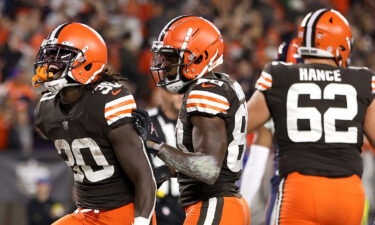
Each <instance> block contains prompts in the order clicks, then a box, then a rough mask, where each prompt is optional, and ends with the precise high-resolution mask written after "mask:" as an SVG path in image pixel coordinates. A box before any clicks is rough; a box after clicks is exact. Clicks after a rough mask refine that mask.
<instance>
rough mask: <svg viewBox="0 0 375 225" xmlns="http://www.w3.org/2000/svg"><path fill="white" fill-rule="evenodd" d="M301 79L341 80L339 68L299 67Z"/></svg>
mask: <svg viewBox="0 0 375 225" xmlns="http://www.w3.org/2000/svg"><path fill="white" fill-rule="evenodd" d="M299 80H301V81H337V82H341V74H340V70H321V69H314V68H299Z"/></svg>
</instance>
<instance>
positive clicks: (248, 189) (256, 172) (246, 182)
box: [240, 145, 270, 207]
mask: <svg viewBox="0 0 375 225" xmlns="http://www.w3.org/2000/svg"><path fill="white" fill-rule="evenodd" d="M269 153H270V149H269V148H267V147H264V146H261V145H251V147H250V155H249V160H248V161H247V163H246V166H245V168H244V170H243V173H242V181H241V188H240V192H241V194H242V195H243V197H244V198H245V200H246V201H247V203H248V204H249V206H250V207H251V206H252V201H253V200H254V197H255V195H256V193H257V192H258V190H259V187H260V184H261V181H262V178H263V174H264V171H265V170H266V164H267V159H268V156H269Z"/></svg>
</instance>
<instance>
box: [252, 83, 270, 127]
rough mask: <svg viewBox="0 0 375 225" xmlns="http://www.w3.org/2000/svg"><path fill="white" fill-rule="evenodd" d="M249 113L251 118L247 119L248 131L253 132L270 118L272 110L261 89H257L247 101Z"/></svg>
mask: <svg viewBox="0 0 375 225" xmlns="http://www.w3.org/2000/svg"><path fill="white" fill-rule="evenodd" d="M247 114H248V118H249V120H248V121H247V132H248V133H250V132H253V131H254V130H255V129H256V128H258V127H259V126H260V125H262V124H264V123H265V122H267V121H268V120H269V119H270V111H269V110H268V106H267V103H266V98H265V97H264V94H263V93H262V92H260V91H258V90H257V91H255V92H254V94H253V95H252V96H251V98H250V100H249V101H248V103H247Z"/></svg>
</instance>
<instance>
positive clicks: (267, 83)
mask: <svg viewBox="0 0 375 225" xmlns="http://www.w3.org/2000/svg"><path fill="white" fill-rule="evenodd" d="M271 87H272V75H271V74H269V73H267V72H265V71H263V72H262V74H261V75H260V77H259V79H258V80H257V82H256V84H255V88H256V89H258V90H259V91H266V90H269V89H271Z"/></svg>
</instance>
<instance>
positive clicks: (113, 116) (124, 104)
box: [104, 95, 137, 125]
mask: <svg viewBox="0 0 375 225" xmlns="http://www.w3.org/2000/svg"><path fill="white" fill-rule="evenodd" d="M136 107H137V106H136V104H135V101H134V98H133V96H132V95H127V96H124V97H121V98H118V99H116V100H113V101H110V102H108V103H107V104H105V109H104V117H105V119H106V120H107V123H108V125H111V124H112V123H114V122H116V121H117V120H119V119H122V118H124V117H131V116H132V114H131V113H132V111H133V110H134V109H136Z"/></svg>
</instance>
